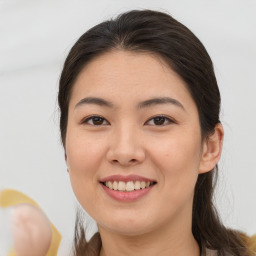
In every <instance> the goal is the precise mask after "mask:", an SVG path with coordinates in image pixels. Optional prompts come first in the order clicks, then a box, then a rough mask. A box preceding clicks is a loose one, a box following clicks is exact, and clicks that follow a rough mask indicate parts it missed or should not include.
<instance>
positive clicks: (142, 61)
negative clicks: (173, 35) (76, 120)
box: [70, 50, 193, 104]
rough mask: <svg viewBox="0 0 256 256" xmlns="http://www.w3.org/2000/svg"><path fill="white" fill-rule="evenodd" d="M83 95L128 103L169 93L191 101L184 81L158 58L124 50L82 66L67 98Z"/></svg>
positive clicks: (110, 53)
mask: <svg viewBox="0 0 256 256" xmlns="http://www.w3.org/2000/svg"><path fill="white" fill-rule="evenodd" d="M85 96H92V97H94V96H98V97H103V98H104V97H105V98H106V97H107V98H111V99H116V101H119V102H120V104H122V100H123V99H127V98H129V99H130V102H132V101H133V100H144V99H146V98H152V97H163V96H170V97H172V98H175V97H176V98H179V99H180V100H183V101H186V102H190V103H192V104H193V100H192V98H191V96H190V93H189V92H188V90H187V86H186V84H185V82H184V81H183V80H182V79H181V78H180V76H179V75H178V74H177V73H176V72H174V71H173V70H172V69H171V68H170V66H169V65H167V64H166V62H165V61H164V60H163V59H162V58H160V57H159V56H157V55H154V54H150V53H138V52H130V51H124V50H115V51H111V52H107V53H105V54H103V55H100V56H99V57H97V58H95V59H93V60H92V61H91V62H89V63H88V64H87V65H86V66H85V67H84V68H83V69H82V71H81V72H80V74H79V75H78V78H77V80H76V82H75V84H74V87H73V92H72V97H71V101H73V100H75V101H78V100H79V99H80V98H82V97H85ZM191 101H192V102H191ZM70 103H71V102H70Z"/></svg>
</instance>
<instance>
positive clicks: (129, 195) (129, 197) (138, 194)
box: [100, 183, 154, 202]
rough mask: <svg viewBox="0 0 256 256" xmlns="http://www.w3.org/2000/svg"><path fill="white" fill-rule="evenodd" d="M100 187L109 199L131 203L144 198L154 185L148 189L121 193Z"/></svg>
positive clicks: (103, 186)
mask: <svg viewBox="0 0 256 256" xmlns="http://www.w3.org/2000/svg"><path fill="white" fill-rule="evenodd" d="M100 185H101V186H102V188H103V189H104V190H105V192H106V193H107V194H108V195H109V196H110V197H111V198H113V199H115V200H117V201H121V202H132V201H135V200H138V199H139V198H142V197H143V196H145V195H146V194H147V193H148V192H149V191H150V190H151V189H152V188H153V187H154V185H151V186H150V187H148V188H144V189H139V190H134V191H130V192H122V191H118V190H112V189H110V188H108V187H106V186H105V185H103V184H102V183H100Z"/></svg>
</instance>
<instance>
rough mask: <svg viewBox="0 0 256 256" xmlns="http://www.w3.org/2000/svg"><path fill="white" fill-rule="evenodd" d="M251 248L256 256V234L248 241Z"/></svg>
mask: <svg viewBox="0 0 256 256" xmlns="http://www.w3.org/2000/svg"><path fill="white" fill-rule="evenodd" d="M248 244H249V248H250V249H251V250H252V251H253V252H254V254H255V255H256V234H255V235H253V236H251V237H250V238H249V241H248Z"/></svg>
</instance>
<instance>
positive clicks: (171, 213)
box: [66, 51, 203, 235]
mask: <svg viewBox="0 0 256 256" xmlns="http://www.w3.org/2000/svg"><path fill="white" fill-rule="evenodd" d="M202 148H203V142H202V140H201V132H200V125H199V116H198V111H197V108H196V105H195V102H194V101H193V99H192V97H191V96H190V94H189V92H188V90H187V89H186V86H185V83H184V82H183V80H182V79H181V78H180V77H179V76H178V75H177V74H176V73H175V72H174V71H173V70H171V69H170V68H169V67H168V66H167V65H166V64H165V63H164V62H163V61H162V60H161V59H160V58H158V57H156V56H154V55H150V54H146V53H144V54H143V53H133V52H128V51H112V52H108V53H105V54H104V55H102V56H100V57H98V58H96V59H94V60H93V61H91V62H90V63H89V64H88V65H87V66H86V67H85V68H84V69H83V70H82V71H81V73H80V74H79V76H78V79H77V80H76V82H75V84H74V87H73V91H72V95H71V99H70V105H69V113H68V126H67V134H66V162H67V165H68V169H69V174H70V179H71V184H72V187H73V190H74V193H75V195H76V197H77V199H78V201H79V202H80V204H81V205H82V206H83V208H84V209H85V210H86V211H87V212H88V213H89V214H90V215H91V216H92V217H93V218H94V219H95V220H96V222H97V224H98V227H99V229H102V230H103V229H104V230H108V231H111V232H116V233H119V234H127V235H139V234H143V233H146V232H150V231H153V230H156V229H157V228H160V227H176V228H177V229H179V228H181V227H182V226H190V224H191V223H190V222H191V218H192V217H191V216H192V202H193V194H194V187H195V183H196V180H197V176H198V173H199V170H200V164H201V160H202ZM113 175H119V176H113ZM129 175H133V176H129ZM134 175H137V176H134ZM111 176H112V177H111ZM128 176H129V177H128ZM143 181H144V182H143ZM103 182H107V184H105V185H104V184H103ZM149 184H153V185H150V187H148V188H147V186H148V185H149ZM106 185H107V186H108V187H106ZM145 186H146V188H144V187H145ZM119 190H120V191H119ZM123 190H125V191H123ZM190 228H191V227H190ZM181 229H182V228H181Z"/></svg>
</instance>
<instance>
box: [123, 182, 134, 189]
mask: <svg viewBox="0 0 256 256" xmlns="http://www.w3.org/2000/svg"><path fill="white" fill-rule="evenodd" d="M125 190H126V191H133V190H134V183H133V182H132V181H128V182H127V183H126V189H125Z"/></svg>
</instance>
